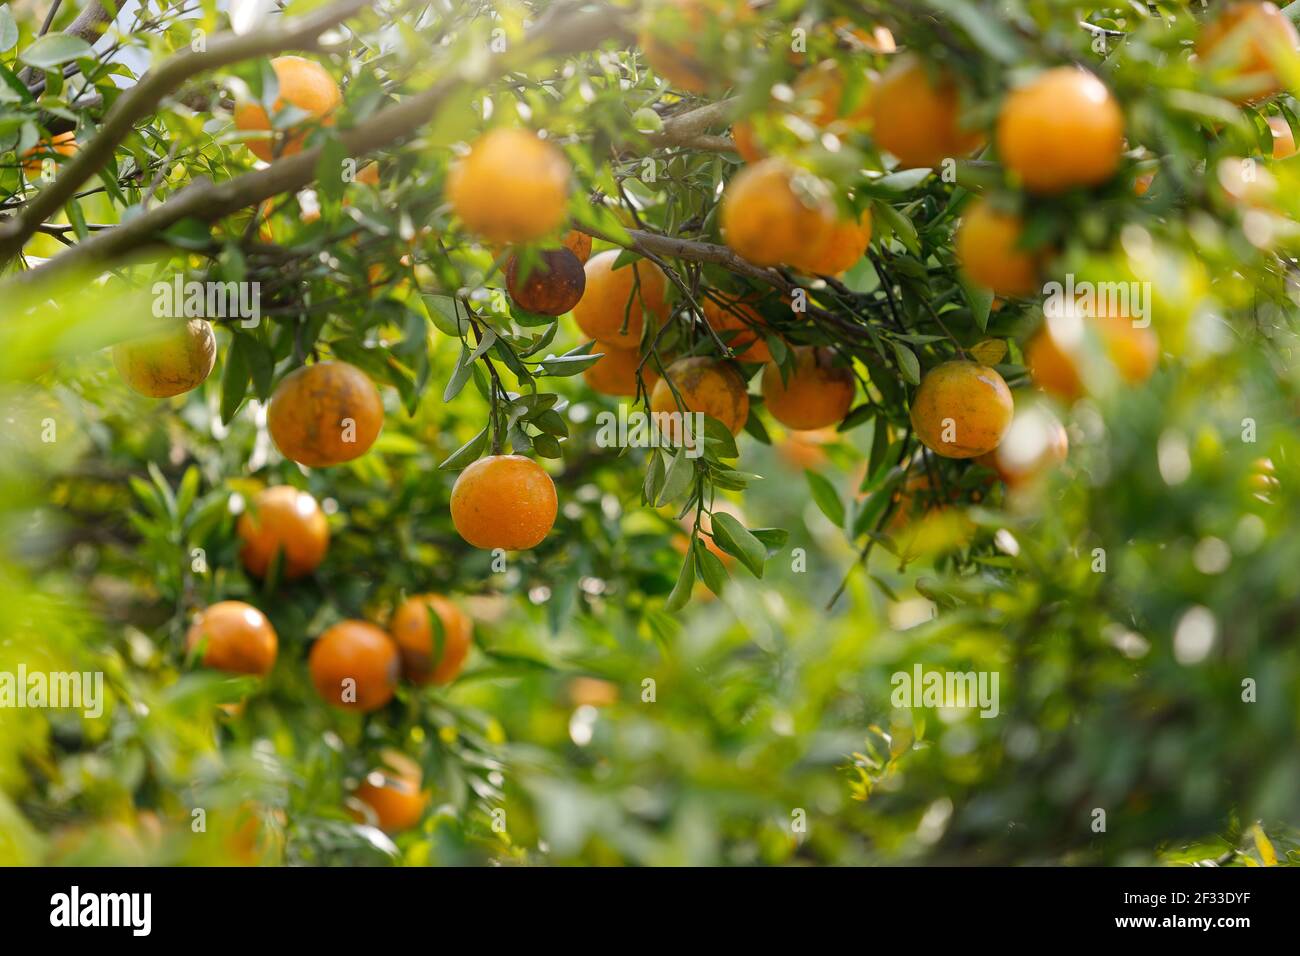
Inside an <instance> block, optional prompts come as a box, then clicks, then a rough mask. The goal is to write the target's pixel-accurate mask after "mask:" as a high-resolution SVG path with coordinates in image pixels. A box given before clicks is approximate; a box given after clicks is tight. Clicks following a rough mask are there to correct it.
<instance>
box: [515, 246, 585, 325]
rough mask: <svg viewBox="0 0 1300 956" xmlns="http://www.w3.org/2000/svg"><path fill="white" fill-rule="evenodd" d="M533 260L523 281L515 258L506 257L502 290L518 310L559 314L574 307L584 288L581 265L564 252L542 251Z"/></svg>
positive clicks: (575, 257)
mask: <svg viewBox="0 0 1300 956" xmlns="http://www.w3.org/2000/svg"><path fill="white" fill-rule="evenodd" d="M535 260H536V261H534V262H533V266H532V268H531V269H530V270H529V271H528V277H527V278H524V274H523V269H522V268H520V265H519V257H518V256H511V257H510V261H509V262H507V263H506V291H507V292H509V293H510V298H512V299H513V300H514V302H515V305H517V306H519V307H520V308H521V309H526V310H528V311H529V312H536V313H537V314H538V315H563V314H564V313H565V312H568V311H569V310H570V309H572V308H573V307H574V306H575V305H577V304H578V302H579V300H580V299H581V298H582V292H583V289H585V288H586V286H587V276H586V273H585V272H584V271H583V266H582V262H581V261H580V260H579V259H578V257H577V256H575V255H574V254H573V253H572V252H570V251H569V250H568V249H545V250H543V251H541V252H540V253H538V255H537V256H536V257H535Z"/></svg>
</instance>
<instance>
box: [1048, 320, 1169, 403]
mask: <svg viewBox="0 0 1300 956" xmlns="http://www.w3.org/2000/svg"><path fill="white" fill-rule="evenodd" d="M1059 328H1060V329H1064V330H1067V331H1068V330H1069V328H1070V326H1069V325H1068V324H1065V323H1062V324H1061V325H1060V326H1059ZM1057 329H1058V327H1054V326H1053V323H1051V322H1046V323H1044V324H1043V326H1042V327H1041V328H1040V329H1039V330H1038V331H1037V332H1035V333H1034V334H1033V336H1031V337H1030V339H1029V341H1028V342H1026V343H1025V364H1026V366H1028V368H1029V373H1030V377H1031V378H1033V380H1034V384H1035V385H1037V386H1038V387H1039V388H1041V389H1042V390H1043V391H1045V392H1047V393H1049V394H1051V395H1055V396H1057V397H1058V398H1061V399H1064V400H1065V401H1067V402H1072V401H1074V400H1076V399H1078V398H1080V397H1082V396H1083V394H1084V393H1085V392H1086V390H1087V389H1086V387H1085V385H1084V381H1083V376H1082V374H1081V372H1080V365H1081V362H1082V360H1083V356H1084V350H1085V348H1086V341H1085V338H1084V336H1083V335H1081V336H1080V337H1079V339H1078V341H1071V342H1062V341H1059V338H1060V334H1061V333H1060V332H1058V330H1057ZM1082 332H1083V333H1084V334H1085V335H1086V334H1092V335H1094V336H1096V339H1097V342H1098V344H1099V345H1100V346H1101V350H1102V353H1103V354H1104V355H1105V356H1106V358H1107V359H1108V360H1109V361H1110V363H1111V364H1112V365H1113V366H1114V368H1115V371H1116V373H1117V374H1118V375H1119V377H1120V379H1121V380H1123V381H1124V382H1126V383H1128V384H1129V385H1140V384H1142V383H1143V382H1145V381H1146V380H1147V379H1148V378H1150V377H1151V375H1152V373H1153V372H1155V369H1156V365H1157V364H1158V363H1159V361H1160V340H1159V339H1158V338H1157V336H1156V334H1155V332H1154V331H1152V330H1151V329H1150V328H1140V327H1136V326H1134V325H1133V322H1132V320H1131V319H1130V318H1128V317H1127V316H1119V315H1101V316H1098V317H1096V318H1091V319H1086V320H1084V321H1083V328H1082Z"/></svg>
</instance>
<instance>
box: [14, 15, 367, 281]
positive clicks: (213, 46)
mask: <svg viewBox="0 0 1300 956" xmlns="http://www.w3.org/2000/svg"><path fill="white" fill-rule="evenodd" d="M95 6H96V7H98V6H99V4H98V3H96V4H95ZM366 6H368V0H340V2H338V3H336V4H333V5H332V6H329V7H324V8H322V9H320V10H317V11H315V12H314V13H311V14H308V15H307V16H304V17H302V18H301V19H298V20H294V21H290V22H288V23H284V24H280V25H278V26H269V27H267V28H266V29H263V30H259V31H257V32H256V33H253V34H250V35H248V36H237V35H235V34H233V33H226V34H221V35H219V36H216V37H213V38H212V39H211V40H210V41H209V42H208V45H207V49H206V50H204V51H201V52H200V51H195V50H187V51H185V52H183V53H176V54H173V55H172V56H170V57H168V58H167V59H166V60H164V61H163V63H162V64H161V65H160V66H159V67H158V69H156V70H151V71H149V73H147V74H145V76H144V77H143V78H142V79H141V80H140V82H139V83H137V84H136V85H135V86H133V87H131V89H130V90H128V91H127V92H126V93H123V94H122V96H121V97H119V98H118V99H117V101H116V102H115V103H114V104H113V106H112V108H111V109H109V111H108V113H107V115H105V117H104V122H103V125H102V126H100V128H99V131H98V132H97V133H96V134H95V137H94V138H93V139H92V140H91V141H90V142H89V143H87V144H86V145H85V147H84V148H82V149H80V150H78V151H77V152H76V153H74V154H73V156H72V158H71V159H70V160H69V161H68V162H67V163H65V164H63V166H62V167H61V168H60V171H59V175H58V177H57V178H56V179H55V180H54V182H52V183H50V184H48V185H47V186H45V188H43V189H42V190H41V191H40V192H39V193H37V195H36V197H35V198H34V199H33V200H32V201H31V202H30V203H29V204H28V205H27V207H26V209H24V211H23V213H22V214H21V215H20V216H18V217H16V218H14V219H12V220H10V221H9V222H6V223H4V225H3V226H0V266H3V265H7V264H8V263H9V262H11V261H12V260H13V259H14V258H15V257H16V256H17V255H18V253H19V252H21V251H22V248H23V244H24V243H25V242H26V241H27V240H28V239H29V238H31V236H32V234H33V233H35V231H36V227H37V226H39V225H40V224H41V223H42V222H44V221H45V220H46V219H48V218H49V217H50V216H51V215H53V214H54V213H56V212H57V211H58V210H59V209H61V208H62V207H63V204H64V203H66V202H67V201H68V200H69V199H71V198H72V196H73V194H74V193H75V192H76V191H77V189H78V188H80V187H81V185H82V184H83V183H85V182H86V181H87V180H88V179H90V178H91V177H92V176H93V175H95V173H96V172H98V171H99V170H100V169H102V168H103V167H104V165H105V164H106V163H107V162H108V161H109V160H110V159H111V158H112V156H113V152H114V151H115V150H116V149H117V147H118V146H119V145H121V143H122V141H123V140H125V139H126V137H127V136H128V135H129V134H130V132H131V130H132V129H133V128H134V127H135V124H136V123H137V122H138V121H140V120H141V119H143V118H144V117H146V116H149V115H150V114H152V113H153V112H154V111H155V110H156V109H157V108H158V105H159V104H160V103H161V102H162V101H163V98H164V97H166V96H167V95H168V94H169V93H171V92H173V91H174V90H176V89H177V88H178V87H179V86H180V85H181V84H182V83H184V82H185V81H186V80H188V79H189V78H190V77H192V76H196V75H198V74H199V73H203V72H205V71H207V70H212V69H216V68H218V67H223V66H228V65H230V64H232V63H238V62H239V61H241V60H246V59H249V58H251V57H255V56H261V55H265V54H268V53H277V52H279V51H281V50H286V49H305V48H308V47H311V46H314V45H315V44H316V42H317V39H318V37H319V36H320V34H321V33H323V32H325V31H326V30H328V29H329V28H330V27H332V26H335V25H336V24H338V23H341V22H342V21H343V20H346V19H347V18H349V17H351V16H352V15H353V14H355V13H357V12H358V11H359V10H361V9H362V8H364V7H366ZM78 19H80V18H78Z"/></svg>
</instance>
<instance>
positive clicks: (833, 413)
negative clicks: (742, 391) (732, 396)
mask: <svg viewBox="0 0 1300 956" xmlns="http://www.w3.org/2000/svg"><path fill="white" fill-rule="evenodd" d="M794 351H795V357H796V361H797V363H798V364H797V366H796V368H795V371H794V374H792V375H791V376H790V381H789V382H783V381H781V369H780V368H779V367H778V366H777V365H776V364H775V363H769V364H768V365H767V366H766V367H765V368H764V369H763V398H764V399H765V400H766V402H767V410H768V411H769V412H771V413H772V417H773V418H775V419H776V420H777V421H778V422H780V423H781V424H782V425H784V426H786V427H787V428H793V429H795V430H796V431H811V430H813V429H816V428H826V427H827V426H830V425H835V424H837V423H839V422H841V421H843V420H844V416H845V415H847V414H848V413H849V408H850V407H852V405H853V395H854V392H855V391H856V390H857V382H856V381H855V380H854V378H853V371H852V369H848V368H843V367H840V368H837V367H835V366H834V365H833V364H832V363H833V362H834V360H835V353H834V351H832V350H831V349H828V348H812V347H810V346H799V347H798V348H796V349H795V350H794Z"/></svg>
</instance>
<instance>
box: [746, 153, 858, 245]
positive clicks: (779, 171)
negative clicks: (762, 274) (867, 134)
mask: <svg viewBox="0 0 1300 956" xmlns="http://www.w3.org/2000/svg"><path fill="white" fill-rule="evenodd" d="M834 224H835V207H834V205H833V204H832V203H831V202H830V200H829V199H828V198H827V194H826V188H825V185H824V184H823V183H821V181H820V180H818V179H816V178H815V177H813V176H811V175H810V174H808V173H806V172H803V171H800V170H796V169H795V168H794V167H792V166H790V165H788V164H787V163H785V162H783V161H781V160H779V159H765V160H763V161H761V162H758V163H755V164H754V165H752V166H746V167H745V168H744V169H742V170H740V172H738V173H737V174H736V175H735V177H734V178H733V179H732V180H731V182H729V183H728V184H727V188H726V191H725V192H724V193H723V194H722V237H723V239H724V240H725V241H726V243H727V245H729V246H730V247H731V248H732V249H734V250H735V251H736V253H737V254H738V255H740V256H743V257H744V258H746V259H748V260H749V261H750V262H752V263H754V264H755V265H760V266H775V265H780V264H782V263H787V262H792V261H794V260H795V259H798V258H799V257H800V254H801V253H803V252H805V251H806V250H807V249H809V248H812V247H815V246H816V245H817V244H818V243H820V242H821V241H823V239H824V238H825V236H826V235H827V233H829V231H830V230H831V228H832V227H833V226H834Z"/></svg>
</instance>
